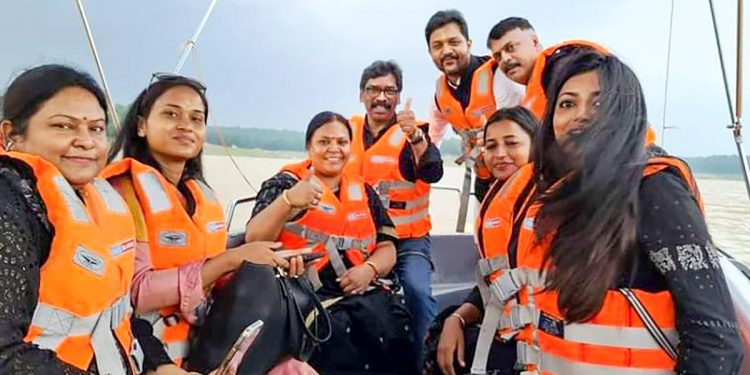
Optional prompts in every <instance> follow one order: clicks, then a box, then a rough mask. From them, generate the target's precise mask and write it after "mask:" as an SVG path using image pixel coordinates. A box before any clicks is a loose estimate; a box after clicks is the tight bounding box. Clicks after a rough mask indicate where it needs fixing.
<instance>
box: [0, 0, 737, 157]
mask: <svg viewBox="0 0 750 375" xmlns="http://www.w3.org/2000/svg"><path fill="white" fill-rule="evenodd" d="M209 2H210V1H209V0H126V1H125V0H96V1H93V0H88V1H84V4H85V6H86V11H87V12H88V16H89V19H90V22H91V26H92V29H93V32H94V37H95V40H96V43H97V46H98V48H99V53H100V55H101V58H102V60H103V63H104V68H105V72H106V74H107V80H108V83H109V85H110V87H111V89H112V91H113V96H114V100H115V102H117V103H121V104H127V103H129V102H131V101H132V100H133V99H134V98H135V96H136V95H137V93H138V92H139V91H140V90H141V89H143V88H144V87H145V85H146V84H147V83H148V81H149V79H150V75H151V73H152V72H155V71H170V70H171V69H173V67H174V65H175V64H176V62H177V59H178V58H179V55H180V53H181V51H182V46H183V45H184V42H185V41H187V40H188V39H189V37H190V35H191V34H192V33H193V31H194V29H195V28H196V26H197V25H198V23H199V21H200V19H201V17H202V15H203V13H204V11H205V10H206V8H207V6H208V4H209ZM715 2H716V3H717V4H716V6H717V12H718V14H719V21H720V33H721V37H722V42H723V46H724V52H725V57H726V58H727V60H728V62H729V64H728V69H729V72H730V76H731V77H730V79H731V81H730V82H732V83H731V84H732V85H733V82H734V71H735V69H734V65H735V64H734V56H735V53H734V43H735V33H736V31H735V20H736V17H735V11H736V3H735V1H729V0H715ZM670 5H671V1H669V0H623V1H620V0H617V1H615V0H596V1H594V0H589V1H555V0H546V1H524V0H513V1H500V0H487V1H447V0H380V1H367V2H365V1H359V0H356V1H355V0H348V1H341V0H271V1H268V0H264V1H261V0H219V3H218V5H217V7H216V9H215V11H214V13H213V15H212V16H211V18H210V20H209V21H208V24H207V25H206V28H205V30H204V32H203V34H202V35H201V37H200V39H199V41H198V46H197V49H198V65H199V67H200V72H201V73H202V74H200V75H202V77H201V78H202V79H203V80H204V81H205V83H206V84H207V86H208V95H209V100H210V103H211V106H212V108H211V111H212V115H215V118H216V120H218V122H219V124H221V125H222V126H246V127H251V126H252V127H265V128H277V129H282V128H283V129H296V130H303V129H304V128H305V126H306V125H307V122H308V121H309V119H310V118H311V117H312V116H313V115H314V114H315V113H317V112H319V111H322V110H334V111H337V112H341V113H343V114H345V115H351V114H354V113H359V112H361V111H362V105H361V103H359V101H358V84H359V77H360V75H361V73H362V69H364V67H366V66H367V65H369V64H370V63H371V62H372V61H373V60H376V59H395V60H397V61H398V62H399V63H400V65H401V67H402V68H403V70H404V86H405V87H404V94H403V98H406V97H413V99H414V105H413V108H415V109H416V112H417V116H425V115H426V110H427V106H428V103H429V100H431V99H432V95H433V94H434V83H435V79H436V77H437V76H438V71H437V69H436V68H435V67H434V65H433V64H432V61H431V60H430V58H429V55H428V53H427V45H426V42H425V39H424V26H425V24H426V22H427V20H428V19H429V17H430V16H431V15H432V14H433V13H434V12H436V11H438V10H441V9H447V8H457V9H459V10H461V11H462V12H463V13H464V16H465V17H466V19H467V21H468V23H469V33H470V36H471V38H472V39H473V40H474V46H473V48H472V52H473V53H474V54H478V55H482V54H487V49H486V47H485V41H486V37H487V33H488V32H489V29H490V28H491V27H492V25H494V24H495V23H496V22H498V21H499V20H501V19H503V18H505V17H508V16H522V17H526V18H528V19H529V21H530V22H531V23H532V24H533V25H534V27H535V28H536V30H537V32H538V34H539V36H540V38H541V40H542V43H543V44H545V45H551V44H554V43H556V42H559V41H562V40H565V39H572V38H585V39H591V40H594V41H597V42H600V43H602V44H604V45H606V46H607V47H609V48H610V49H612V50H613V51H614V52H615V53H616V54H617V55H618V56H620V57H621V58H622V59H623V60H624V61H625V62H626V63H628V64H629V65H630V66H631V67H632V68H633V69H634V70H635V71H636V73H637V74H638V76H639V78H640V80H641V84H642V85H643V87H644V90H645V92H646V98H647V101H648V110H649V118H650V121H651V122H652V124H654V125H655V127H657V128H658V130H659V133H661V130H660V129H661V125H662V123H663V121H662V116H663V109H664V105H665V96H664V83H665V75H666V74H665V73H666V68H667V42H668V31H669V11H670ZM0 25H2V32H0V48H2V52H0V83H1V84H2V86H3V91H4V87H7V85H8V83H9V82H10V80H11V79H12V78H13V77H15V76H16V75H17V74H19V73H20V72H21V71H23V70H24V69H26V68H28V67H32V66H34V65H38V64H42V63H51V62H56V63H66V64H71V65H74V66H77V67H79V68H83V69H85V70H88V71H89V72H91V73H96V69H95V65H94V62H93V58H92V55H91V53H90V51H89V49H88V44H87V42H86V36H85V32H84V29H83V26H82V23H81V20H80V18H79V15H78V11H77V9H76V6H75V1H74V0H0ZM717 56H718V55H717V52H716V45H715V42H714V37H713V29H712V26H711V18H710V13H709V6H708V1H706V0H679V1H676V5H675V14H674V29H673V38H672V61H671V64H670V66H671V68H670V75H669V94H668V97H667V102H666V109H667V111H666V123H667V124H668V125H670V126H677V127H678V129H676V130H668V131H667V135H666V137H665V138H666V147H667V149H668V150H669V151H671V152H672V153H674V154H676V155H681V156H697V155H711V154H733V153H735V147H734V143H733V141H732V137H731V134H730V132H729V131H728V130H726V129H725V125H727V124H728V122H729V121H730V120H729V115H728V110H727V104H726V100H725V99H724V91H723V86H722V81H721V71H720V68H719V64H718V57H717ZM745 65H746V66H747V64H745ZM184 73H185V74H188V75H193V76H196V75H199V74H198V73H197V71H196V69H195V66H194V64H193V61H192V60H189V61H188V64H186V67H185V70H184ZM747 133H750V127H749V128H748V132H747ZM747 138H750V137H747Z"/></svg>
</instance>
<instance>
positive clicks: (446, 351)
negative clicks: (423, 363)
mask: <svg viewBox="0 0 750 375" xmlns="http://www.w3.org/2000/svg"><path fill="white" fill-rule="evenodd" d="M464 344H465V342H464V327H463V325H461V320H460V319H458V317H456V316H454V315H451V316H449V317H448V318H447V319H445V322H444V323H443V332H441V333H440V341H439V342H438V348H437V362H438V366H440V371H442V372H443V374H445V375H456V372H455V371H453V369H454V367H453V359H454V358H456V359H457V360H458V364H459V365H460V366H461V367H466V363H465V362H464Z"/></svg>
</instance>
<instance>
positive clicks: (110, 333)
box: [0, 151, 135, 374]
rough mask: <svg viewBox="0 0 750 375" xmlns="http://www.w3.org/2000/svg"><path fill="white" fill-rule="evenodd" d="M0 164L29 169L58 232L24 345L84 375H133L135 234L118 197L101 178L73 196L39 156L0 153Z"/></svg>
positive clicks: (40, 279)
mask: <svg viewBox="0 0 750 375" xmlns="http://www.w3.org/2000/svg"><path fill="white" fill-rule="evenodd" d="M0 158H9V159H13V160H15V161H18V162H21V163H23V164H25V165H27V166H29V167H30V168H31V169H32V171H33V173H34V176H35V178H36V190H37V191H38V192H39V195H40V196H41V198H42V200H43V201H44V205H45V207H46V213H47V218H48V219H49V221H50V223H51V224H52V226H53V227H54V228H55V233H54V238H53V239H52V244H51V248H50V252H49V256H48V258H47V260H46V262H45V263H44V264H43V265H42V267H41V270H40V278H39V297H38V303H37V306H36V309H35V310H34V314H33V317H32V319H31V323H30V325H29V329H28V332H27V333H26V336H25V338H24V341H26V342H32V343H34V344H36V345H38V346H39V347H40V348H43V349H49V350H52V351H54V352H55V354H56V356H57V357H58V358H60V359H61V360H62V361H64V362H66V363H68V364H70V365H72V366H74V367H76V368H78V369H81V370H84V371H85V370H87V369H88V368H89V366H90V365H91V361H92V359H94V358H95V359H96V363H97V368H98V369H99V371H100V372H102V373H105V372H106V373H111V374H125V373H126V371H130V372H131V373H134V372H135V367H134V363H133V362H132V361H131V358H130V356H129V355H128V354H129V353H130V351H131V347H132V346H133V342H134V340H133V337H132V335H131V331H130V314H131V311H132V309H131V308H130V294H129V292H130V284H131V280H132V278H133V272H134V268H135V251H134V249H135V228H134V226H133V221H132V219H131V217H130V213H129V212H128V210H127V207H126V206H125V203H124V202H123V201H122V198H121V197H120V196H119V195H118V194H117V192H116V191H115V190H114V189H113V188H112V187H111V186H110V185H109V184H108V183H107V182H106V181H104V180H102V179H99V178H95V179H94V180H93V181H92V182H91V183H89V184H87V185H86V186H84V187H83V188H81V189H79V190H78V192H76V191H75V190H74V189H73V187H72V186H71V185H70V184H69V183H68V181H67V180H66V179H65V177H64V176H63V175H62V174H61V173H60V171H59V170H58V169H57V168H56V167H55V166H54V165H52V164H51V163H49V162H47V161H46V160H44V159H43V158H41V157H39V156H34V155H29V154H24V153H18V152H4V151H0ZM93 233H96V235H92V234H93ZM83 289H85V290H86V292H85V293H82V292H81V291H82V290H83ZM123 354H125V355H126V357H125V358H123Z"/></svg>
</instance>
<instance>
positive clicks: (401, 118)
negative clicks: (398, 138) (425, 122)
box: [396, 98, 417, 139]
mask: <svg viewBox="0 0 750 375" xmlns="http://www.w3.org/2000/svg"><path fill="white" fill-rule="evenodd" d="M396 122H398V125H399V126H400V127H401V131H403V132H404V134H405V135H406V137H407V138H409V139H411V138H412V137H413V136H414V133H415V132H416V131H417V120H416V118H415V116H414V112H413V111H412V110H411V98H408V99H406V103H405V104H404V108H403V109H402V110H400V111H398V114H396Z"/></svg>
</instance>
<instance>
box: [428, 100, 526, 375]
mask: <svg viewBox="0 0 750 375" xmlns="http://www.w3.org/2000/svg"><path fill="white" fill-rule="evenodd" d="M538 127H539V122H538V121H537V120H536V118H535V117H534V115H533V114H532V113H531V112H530V111H529V110H528V109H526V108H524V107H521V106H517V107H511V108H503V109H499V110H497V111H496V112H495V113H493V114H492V116H490V118H489V119H488V120H487V125H485V127H484V135H483V144H484V152H483V153H482V157H483V161H484V164H485V165H486V166H487V167H488V169H489V171H490V174H491V176H492V177H491V178H492V180H491V184H490V187H489V189H487V191H486V192H485V193H484V194H482V195H481V196H480V197H479V198H480V199H482V205H481V207H480V210H479V218H478V220H477V224H476V238H477V241H478V243H477V246H478V247H479V249H480V252H482V253H484V248H485V247H492V246H495V243H493V242H491V241H486V240H485V238H486V237H487V236H489V235H491V232H492V231H494V230H497V228H498V227H499V226H498V223H497V221H496V217H495V211H496V210H497V207H496V202H497V201H496V200H495V199H494V197H495V196H496V195H497V194H498V192H499V191H500V189H502V187H503V185H504V183H505V182H506V181H507V180H508V179H509V178H510V177H511V175H513V173H515V172H516V171H517V170H518V169H519V168H521V167H522V166H524V165H526V164H527V163H528V162H529V157H530V156H531V148H532V147H531V146H532V139H533V138H534V132H536V129H537V128H538ZM483 309H484V304H483V302H482V297H481V295H480V292H479V288H474V290H473V291H472V293H471V294H470V295H469V297H467V298H466V300H465V301H464V303H463V304H462V305H461V306H459V307H458V308H455V307H452V308H450V309H447V310H446V311H444V312H443V313H442V314H440V317H439V318H438V319H436V325H435V326H433V329H432V330H431V336H432V337H435V338H432V339H428V342H430V343H431V345H429V346H431V347H432V348H434V349H432V353H434V354H433V355H431V356H430V357H429V358H428V363H427V371H428V373H430V374H441V373H442V374H445V375H455V374H460V373H462V371H467V370H468V367H467V366H466V363H471V360H472V358H473V354H474V348H475V346H476V340H477V336H478V335H479V327H478V326H477V324H478V323H479V322H481V320H482V314H483V312H484V311H483ZM438 338H439V340H438ZM513 345H515V344H514V343H502V342H501V341H500V340H495V341H493V343H492V347H493V354H495V355H494V356H493V357H492V363H491V364H490V366H489V369H490V370H492V371H494V373H495V374H497V375H501V374H506V373H507V374H512V371H511V370H510V368H512V365H513V361H514V360H515V357H514V356H512V357H509V356H507V355H506V356H503V355H502V352H503V351H507V349H504V348H509V347H511V346H513ZM514 348H515V347H514V346H513V348H512V349H514ZM503 368H505V369H506V370H507V371H506V372H502V371H503V370H502V369H503Z"/></svg>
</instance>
